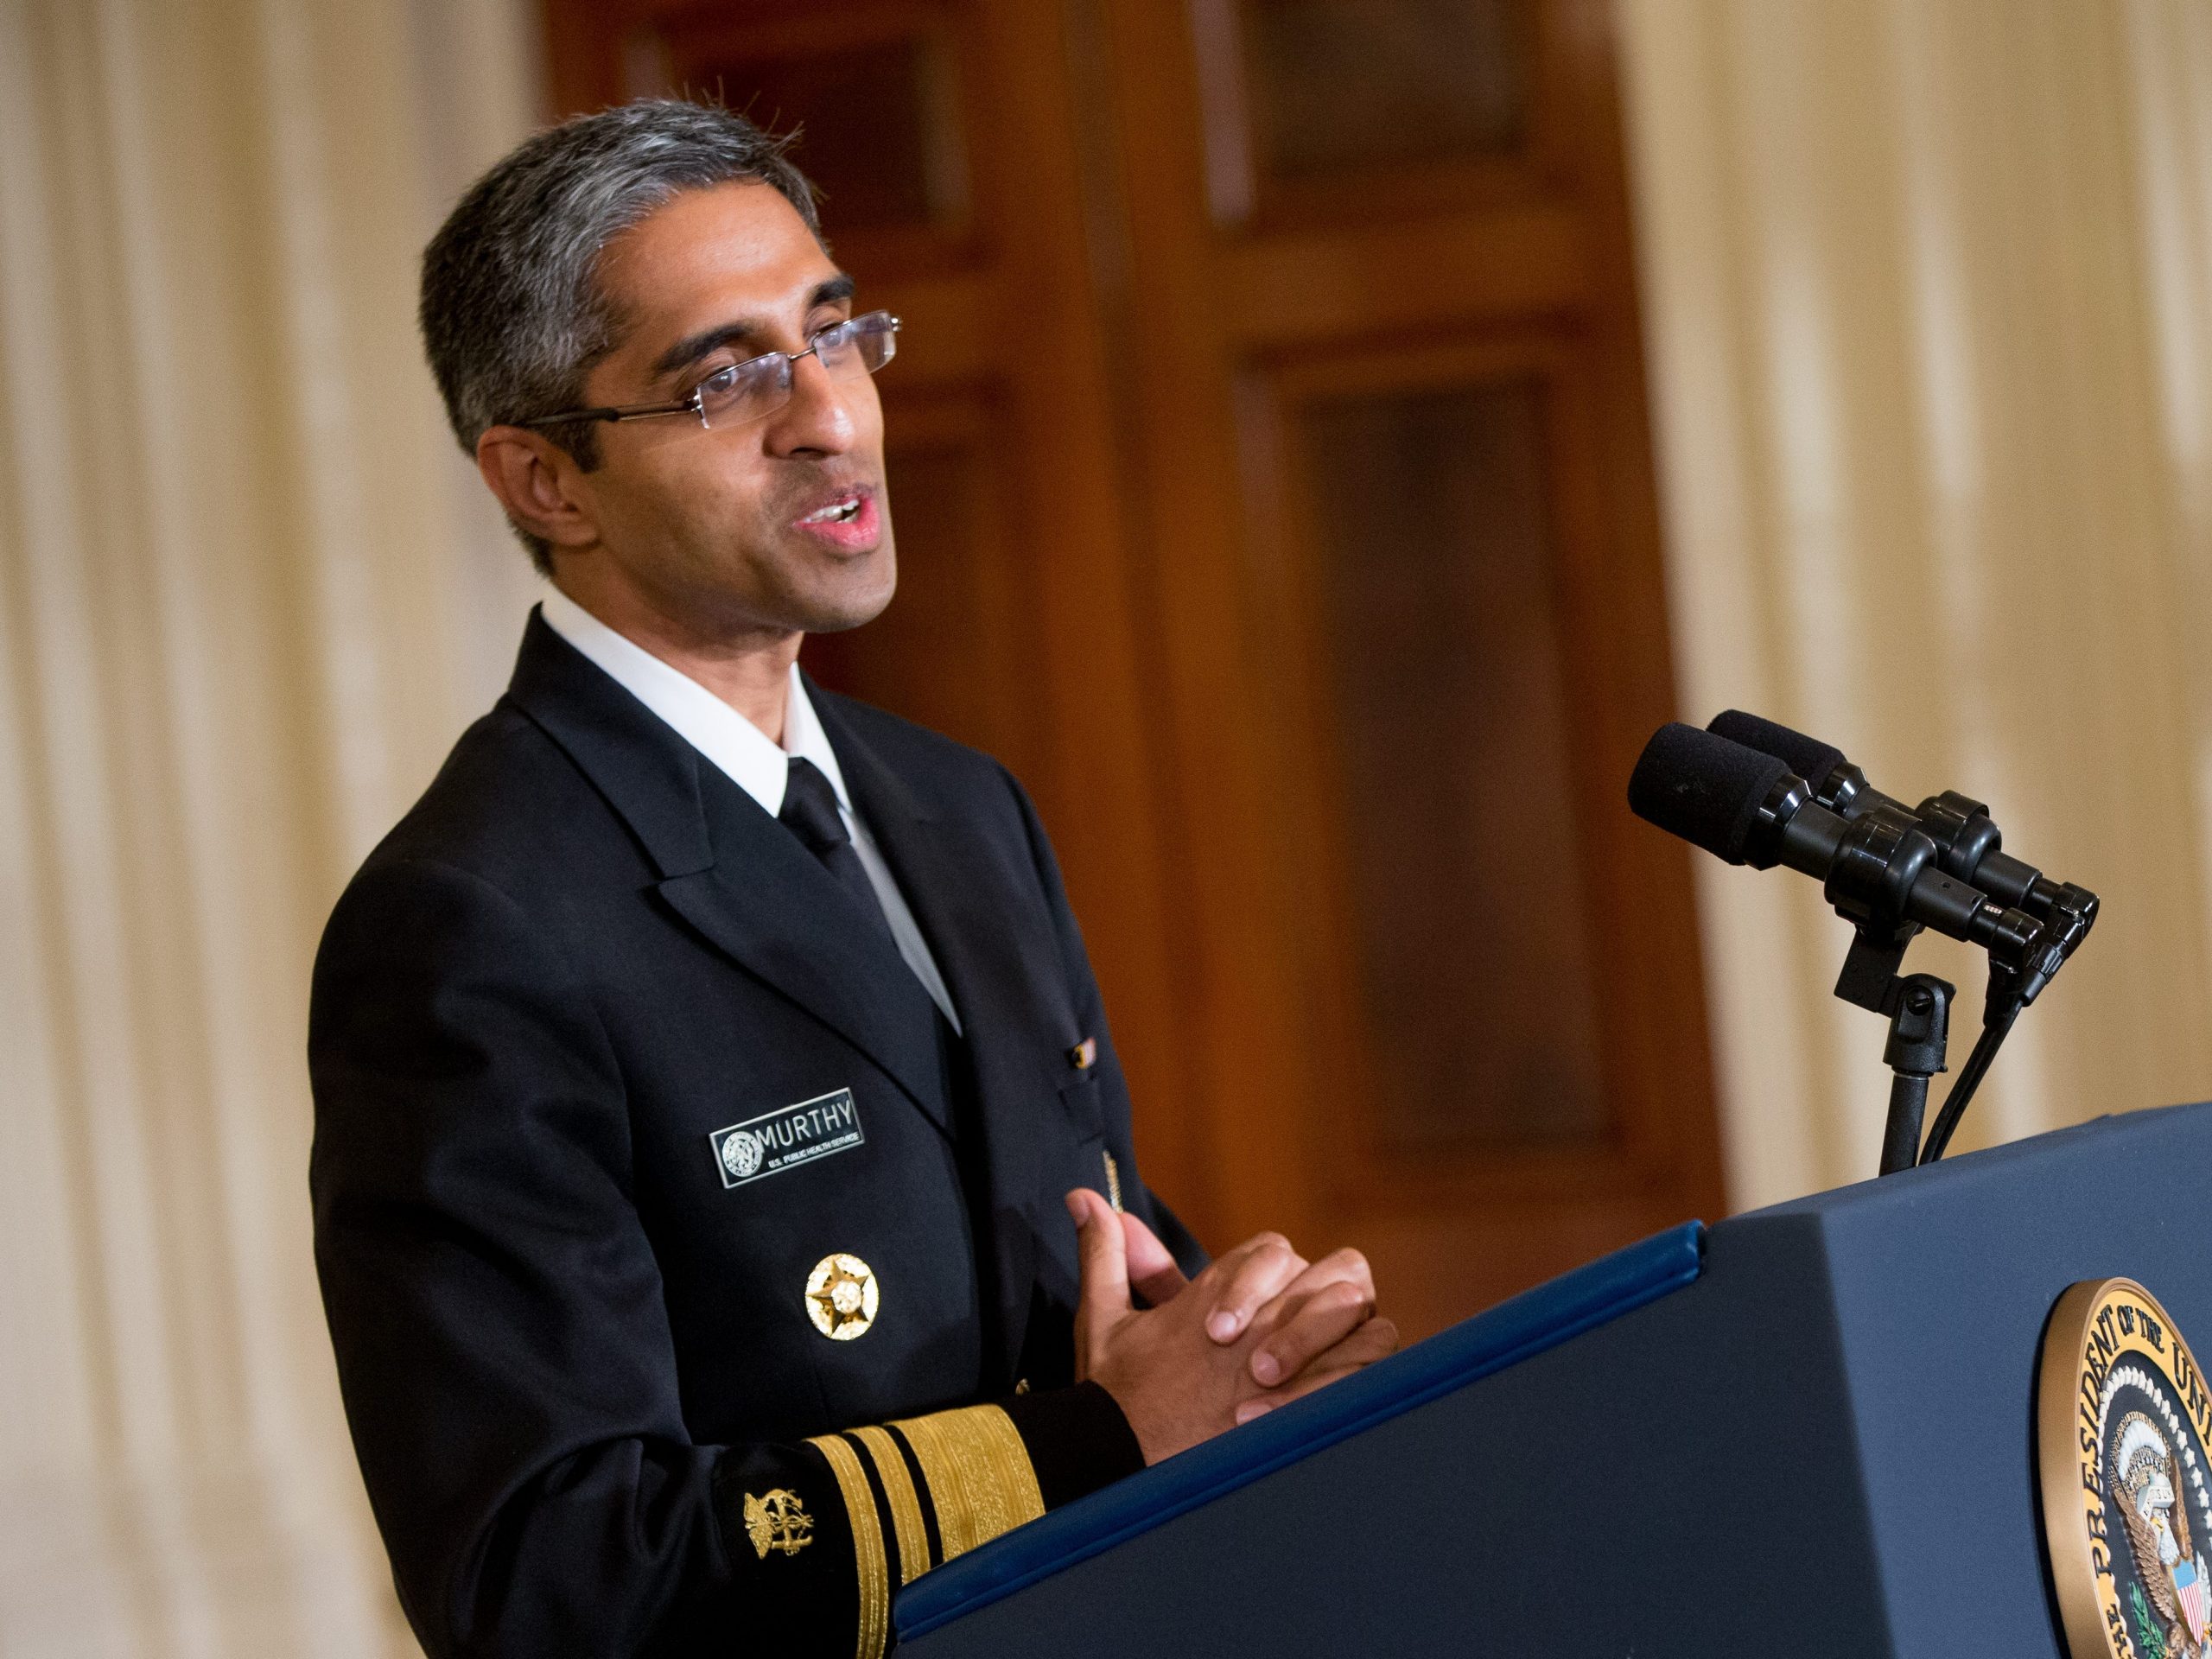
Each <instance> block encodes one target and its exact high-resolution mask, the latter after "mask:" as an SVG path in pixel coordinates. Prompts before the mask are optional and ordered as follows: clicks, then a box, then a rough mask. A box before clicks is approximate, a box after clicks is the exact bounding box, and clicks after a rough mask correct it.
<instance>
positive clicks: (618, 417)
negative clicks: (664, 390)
mask: <svg viewBox="0 0 2212 1659" xmlns="http://www.w3.org/2000/svg"><path fill="white" fill-rule="evenodd" d="M663 415H697V416H699V417H700V419H701V420H702V422H703V421H704V420H705V418H706V416H705V415H704V413H703V412H702V410H700V407H699V395H698V393H696V392H694V393H692V394H691V396H690V397H686V398H684V399H683V401H682V402H681V403H674V404H615V405H610V406H608V407H607V408H605V409H571V410H563V412H562V413H560V414H558V415H540V416H537V418H536V419H534V420H528V421H510V422H508V423H507V424H508V425H510V426H520V427H532V426H566V425H568V424H569V422H571V421H647V420H652V419H655V418H657V417H658V416H663Z"/></svg>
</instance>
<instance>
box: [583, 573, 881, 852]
mask: <svg viewBox="0 0 2212 1659" xmlns="http://www.w3.org/2000/svg"><path fill="white" fill-rule="evenodd" d="M541 609H542V610H543V613H544V617H545V625H546V626H548V627H550V628H551V629H552V630H553V632H556V633H557V634H559V635H560V636H561V637H562V638H563V639H565V640H567V641H568V642H569V644H570V645H574V646H575V648H576V649H577V650H578V651H580V652H582V653H583V654H584V655H585V656H586V657H588V658H590V659H591V660H592V661H593V662H594V663H596V664H598V665H599V666H600V667H601V668H602V669H604V670H606V671H607V674H608V675H609V676H611V677H613V680H614V682H615V683H617V684H619V685H620V686H621V687H622V689H623V690H626V691H627V692H628V693H629V694H630V695H631V696H633V697H635V698H637V700H638V701H639V702H642V703H644V704H645V707H646V708H648V709H652V711H653V713H655V714H656V715H659V716H660V717H661V719H663V720H664V721H667V722H668V724H669V725H671V726H672V727H674V728H676V730H677V733H678V734H680V735H681V736H682V737H683V740H684V741H686V742H688V743H690V745H691V747H693V748H695V749H696V750H698V751H699V753H702V754H703V755H705V756H706V757H707V759H708V760H711V761H713V762H714V763H715V765H716V766H719V767H721V770H722V771H723V772H726V773H728V777H729V779H730V781H731V782H732V783H734V784H735V785H737V786H738V787H739V788H740V789H741V790H743V791H745V792H746V793H747V794H748V795H750V796H751V797H752V798H753V799H754V800H756V801H758V802H760V805H761V808H762V810H765V811H766V813H767V814H768V816H769V817H775V816H776V815H777V814H778V813H779V812H781V811H782V810H783V806H784V785H785V782H786V781H787V780H788V779H789V778H790V776H791V766H790V761H791V758H793V757H797V758H798V759H799V760H810V761H812V762H813V763H814V765H815V766H817V767H818V768H820V769H821V772H822V773H823V776H824V777H826V778H828V779H829V786H830V787H831V788H832V789H834V790H836V791H837V804H838V805H839V806H841V807H842V808H843V809H844V810H845V812H846V814H847V815H848V816H850V814H851V812H852V810H853V804H852V800H851V798H850V797H849V796H848V795H847V794H846V793H845V774H844V772H842V770H840V769H839V767H838V765H837V754H836V750H834V749H832V748H831V747H829V734H828V733H826V732H824V731H823V729H822V721H821V720H820V718H819V717H818V716H817V715H816V714H815V712H814V704H813V702H811V701H810V700H809V699H808V697H807V695H806V683H805V682H804V680H802V679H801V678H800V677H799V671H798V664H797V663H793V664H791V690H790V694H789V696H788V697H787V698H786V700H785V706H784V741H783V745H782V747H777V745H776V744H775V743H773V742H772V741H770V740H769V737H768V734H766V732H763V731H762V730H761V729H760V728H759V727H758V726H755V725H754V724H753V722H752V721H749V720H747V718H746V717H745V716H744V715H741V714H740V713H738V712H737V710H736V709H733V708H731V707H730V706H729V704H728V703H726V702H723V701H722V700H721V698H720V697H718V696H715V694H714V693H713V692H711V691H709V690H707V688H706V687H705V686H703V685H702V684H700V683H699V682H698V681H696V680H695V679H693V678H692V677H690V675H688V674H686V673H684V672H683V671H682V670H680V669H677V668H673V667H671V666H670V665H669V664H666V663H664V662H663V661H662V660H661V659H660V658H658V657H656V656H654V655H653V654H652V652H649V651H647V650H646V649H645V647H644V646H642V645H639V644H637V643H636V642H635V641H634V640H632V639H627V638H626V637H625V636H624V635H622V634H620V633H617V632H615V631H614V630H613V628H610V627H608V626H607V624H606V623H604V622H602V621H601V620H599V619H598V618H597V617H595V616H594V615H593V614H592V613H590V612H589V611H588V610H586V609H584V607H582V606H581V605H579V604H577V603H576V601H574V600H573V599H570V598H569V596H568V595H567V594H564V593H563V592H562V591H561V590H560V589H559V588H553V587H548V588H546V590H545V597H544V600H543V602H542V605H541Z"/></svg>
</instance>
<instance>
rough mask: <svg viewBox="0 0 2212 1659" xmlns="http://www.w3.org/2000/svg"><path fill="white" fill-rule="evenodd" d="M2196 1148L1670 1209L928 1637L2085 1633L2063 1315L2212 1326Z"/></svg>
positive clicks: (2160, 1142) (1090, 1646) (1834, 1651)
mask: <svg viewBox="0 0 2212 1659" xmlns="http://www.w3.org/2000/svg"><path fill="white" fill-rule="evenodd" d="M2200 1170H2204V1171H2212V1107H2202V1106H2197V1107H2183V1108H2176V1109H2171V1110H2167V1111H2161V1112H2145V1113H2139V1114H2134V1115H2132V1116H2127V1117H2123V1118H2107V1119H2103V1120H2101V1121H2100V1122H2095V1123H2093V1124H2089V1125H2087V1126H2085V1127H2083V1128H2077V1129H2070V1130H2066V1131H2063V1132H2061V1133H2059V1134H2056V1135H2044V1136H2041V1137H2038V1138H2037V1139H2036V1140H2033V1141H2023V1142H2020V1143H2018V1144H2016V1145H2013V1146H2010V1147H2000V1148H1998V1149H1996V1150H1994V1151H1992V1152H1986V1153H1980V1154H1972V1155H1969V1156H1966V1157H1961V1158H1958V1159H1955V1160H1949V1161H1948V1162H1946V1163H1943V1164H1941V1165H1937V1166H1933V1167H1931V1168H1928V1169H1923V1170H1916V1171H1912V1172H1909V1173H1905V1174H1903V1175H1898V1176H1893V1177H1891V1178H1889V1179H1885V1180H1883V1181H1880V1182H1871V1181H1870V1182H1867V1183H1866V1184H1864V1185H1858V1186H1853V1187H1847V1188H1844V1189H1842V1190H1840V1191H1838V1192H1830V1193H1825V1194H1822V1195H1821V1196H1820V1197H1818V1198H1809V1199H1806V1200H1803V1201H1802V1202H1799V1203H1796V1204H1791V1205H1781V1206H1779V1207H1777V1208H1775V1209H1772V1210H1768V1211H1760V1212H1758V1213H1755V1214H1752V1215H1748V1216H1743V1217H1737V1218H1735V1219H1732V1220H1730V1221H1727V1222H1724V1223H1722V1224H1719V1226H1717V1227H1715V1228H1713V1230H1712V1231H1711V1232H1710V1234H1709V1235H1707V1236H1706V1239H1705V1249H1704V1256H1703V1268H1702V1271H1701V1272H1690V1271H1685V1270H1684V1265H1683V1264H1684V1260H1685V1258H1684V1255H1683V1248H1684V1243H1685V1241H1686V1240H1687V1239H1694V1234H1693V1233H1689V1232H1688V1231H1687V1230H1684V1231H1678V1233H1676V1234H1675V1235H1662V1236H1660V1237H1659V1238H1657V1239H1655V1240H1650V1241H1647V1242H1646V1243H1645V1244H1643V1245H1641V1246H1637V1247H1636V1249H1634V1250H1631V1251H1628V1252H1623V1253H1621V1255H1618V1256H1616V1257H1609V1258H1606V1260H1605V1261H1604V1262H1598V1263H1593V1264H1592V1267H1591V1268H1584V1269H1581V1270H1580V1272H1579V1273H1578V1274H1569V1275H1567V1278H1566V1279H1564V1280H1561V1281H1554V1284H1552V1285H1550V1286H1546V1287H1541V1289H1540V1290H1538V1291H1535V1292H1531V1293H1530V1294H1529V1296H1528V1297H1525V1298H1517V1299H1516V1300H1515V1301H1514V1302H1511V1303H1507V1304H1505V1305H1504V1306H1503V1307H1501V1308H1498V1309H1494V1310H1492V1311H1491V1313H1487V1314H1484V1315H1483V1316H1481V1317H1480V1318H1479V1319H1474V1320H1471V1321H1469V1322H1467V1324H1466V1325H1461V1326H1459V1327H1456V1328H1455V1329H1454V1330H1453V1331H1451V1332H1446V1333H1444V1334H1443V1335H1442V1336H1440V1337H1439V1338H1433V1340H1432V1341H1431V1342H1429V1343H1424V1344H1420V1345H1418V1346H1416V1347H1414V1348H1413V1349H1410V1350H1408V1351H1407V1352H1405V1353H1404V1354H1402V1355H1400V1356H1398V1357H1395V1358H1394V1359H1393V1360H1391V1361H1389V1362H1387V1363H1385V1364H1383V1365H1379V1366H1375V1367H1371V1368H1370V1370H1368V1371H1367V1372H1364V1373H1363V1374H1362V1375H1361V1376H1359V1377H1357V1378H1353V1379H1351V1380H1350V1381H1348V1382H1346V1383H1341V1384H1338V1386H1337V1387H1336V1388H1334V1389H1328V1390H1325V1391H1324V1392H1323V1393H1322V1394H1320V1395H1316V1396H1314V1397H1313V1398H1312V1399H1311V1400H1308V1401H1305V1402H1300V1403H1299V1404H1298V1405H1296V1406H1294V1407H1289V1408H1285V1409H1284V1410H1282V1411H1281V1412H1278V1413H1275V1414H1273V1415H1271V1416H1269V1417H1266V1418H1262V1419H1261V1420H1260V1421H1258V1422H1256V1423H1254V1424H1251V1425H1249V1426H1248V1427H1245V1428H1243V1429H1240V1430H1237V1431H1236V1433H1232V1434H1229V1435H1225V1436H1224V1437H1222V1438H1221V1439H1220V1440H1217V1441H1214V1442H1212V1443H1211V1444H1210V1445H1209V1446H1203V1447H1200V1448H1198V1449H1197V1450H1196V1451H1194V1452H1188V1453H1185V1455H1184V1456H1183V1457H1181V1458H1177V1459H1170V1460H1169V1461H1168V1462H1166V1463H1165V1464H1162V1465H1159V1466H1158V1467H1156V1468H1154V1469H1149V1470H1147V1471H1144V1472H1143V1473H1142V1474H1141V1475H1139V1476H1137V1477H1135V1478H1133V1479H1131V1480H1128V1481H1125V1482H1122V1483H1121V1484H1118V1485H1116V1486H1115V1487H1112V1488H1109V1490H1108V1491H1104V1492H1102V1493H1098V1494H1096V1495H1094V1496H1093V1497H1090V1498H1088V1499H1085V1500H1084V1502H1083V1503H1077V1504H1072V1505H1070V1506H1068V1507H1067V1508H1066V1509H1065V1510H1060V1511H1058V1512H1057V1513H1056V1514H1054V1515H1052V1516H1046V1518H1045V1519H1044V1520H1043V1521H1040V1522H1034V1523H1033V1524H1032V1525H1031V1526H1029V1527H1026V1528H1022V1529H1018V1530H1017V1531H1015V1532H1014V1533H1011V1534H1008V1535H1007V1536H1006V1537H1004V1538H1002V1539H1000V1540H998V1541H995V1542H994V1543H993V1544H991V1545H988V1546H987V1547H986V1548H983V1549H982V1550H978V1551H976V1552H975V1553H974V1554H970V1555H969V1556H966V1557H963V1558H962V1559H961V1560H958V1561H956V1562H954V1563H951V1564H950V1565H949V1566H947V1567H944V1568H941V1569H939V1571H938V1573H931V1574H929V1575H927V1576H926V1577H925V1578H923V1579H921V1580H918V1581H917V1582H916V1583H915V1584H914V1585H913V1586H910V1587H909V1588H908V1589H907V1590H906V1592H904V1593H903V1594H902V1595H901V1597H900V1598H899V1603H898V1605H897V1609H896V1616H897V1618H898V1622H899V1629H900V1630H901V1633H902V1647H901V1651H902V1652H905V1653H910V1654H912V1655H914V1656H917V1659H952V1656H966V1655H982V1654H1014V1653H1028V1652H1051V1653H1052V1654H1054V1655H1056V1656H1065V1659H1080V1656H1087V1655H1094V1654H1095V1655H1098V1656H1107V1655H1113V1656H1116V1659H1125V1656H1127V1655H1128V1654H1129V1653H1131V1652H1155V1653H1157V1652H1169V1653H1176V1652H1185V1651H1204V1652H1205V1653H1207V1654H1209V1655H1210V1656H1211V1655H1235V1654H1238V1653H1242V1652H1250V1653H1252V1654H1255V1655H1261V1654H1265V1655H1268V1656H1270V1659H1281V1656H1286V1655H1304V1654H1363V1653H1378V1652H1387V1653H1389V1655H1390V1656H1392V1659H1415V1656H1427V1655H1438V1656H1441V1655H1446V1654H1449V1655H1454V1656H1458V1655H1466V1654H1491V1653H1496V1654H1509V1653H1510V1654H1516V1655H1519V1654H1526V1653H1530V1652H1544V1653H1552V1652H1560V1653H1568V1652H1573V1653H1591V1654H1599V1655H1620V1656H1630V1655H1633V1656H1636V1659H1662V1656H1675V1655H1680V1656H1685V1659H1693V1656H1694V1659H1708V1656H1719V1655H1737V1654H1741V1655H1747V1656H1748V1655H1758V1656H1761V1659H1766V1656H1770V1655H1772V1654H1774V1653H1776V1652H1778V1651H1780V1652H1788V1653H1790V1654H1792V1655H1794V1656H1823V1655H1835V1656H1839V1659H1841V1656H1849V1659H1878V1656H1884V1655H1894V1656H1900V1659H1906V1656H1910V1659H1919V1656H1929V1659H1935V1656H1939V1655H1940V1656H1942V1659H1958V1656H1967V1655H1974V1656H1979V1655H1984V1654H1988V1655H2005V1656H2008V1659H2056V1656H2058V1655H2059V1654H2060V1652H2061V1649H2060V1646H2059V1638H2058V1637H2057V1634H2056V1630H2057V1626H2056V1619H2055V1615H2054V1612H2053V1610H2052V1607H2051V1605H2050V1591H2049V1586H2048V1583H2047V1576H2046V1573H2045V1569H2044V1565H2043V1559H2042V1554H2041V1548H2040V1542H2039V1536H2038V1528H2037V1512H2036V1506H2037V1484H2036V1461H2035V1441H2034V1398H2035V1383H2036V1361H2037V1347H2038V1344H2039V1340H2040V1338H2041V1334H2042V1331H2043V1327H2044V1321H2045V1319H2046V1318H2047V1317H2048V1315H2049V1313H2050V1308H2051V1306H2052V1304H2053V1303H2054V1302H2055V1301H2056V1300H2057V1298H2058V1296H2059V1294H2060V1293H2061V1292H2062V1291H2063V1290H2064V1289H2065V1287H2067V1286H2068V1285H2069V1284H2070V1283H2072V1282H2074V1281H2076V1280H2080V1279H2088V1278H2101V1277H2104V1276H2107V1275H2108V1274H2126V1275H2127V1276H2129V1277H2132V1278H2134V1279H2138V1280H2139V1281H2142V1282H2143V1283H2144V1284H2145V1285H2146V1286H2148V1287H2150V1289H2151V1290H2152V1293H2153V1294H2156V1295H2157V1296H2158V1297H2159V1298H2160V1299H2161V1300H2163V1301H2164V1303H2165V1305H2166V1306H2167V1308H2168V1310H2169V1311H2170V1312H2171V1314H2172V1315H2173V1317H2174V1319H2175V1320H2176V1321H2177V1323H2178V1325H2180V1328H2181V1329H2182V1332H2183V1334H2184V1336H2188V1335H2190V1334H2193V1333H2203V1336H2204V1337H2205V1338H2212V1249H2208V1245H2212V1238H2208V1236H2207V1231H2208V1229H2207V1224H2206V1222H2205V1221H2204V1220H2203V1219H2202V1207H2201V1206H2195V1205H2192V1204H2191V1202H2190V1193H2191V1192H2192V1191H2193V1190H2194V1186H2195V1180H2194V1177H2195V1172H2196V1171H2200ZM1639 1253H1640V1254H1639ZM1666 1263H1671V1266H1670V1267H1667V1268H1665V1269H1664V1270H1662V1264H1666ZM1600 1281H1607V1282H1611V1284H1612V1285H1613V1287H1614V1289H1615V1290H1616V1291H1621V1292H1623V1294H1615V1295H1611V1296H1610V1297H1609V1296H1608V1295H1607V1294H1601V1293H1600V1292H1599V1290H1598V1289H1597V1285H1598V1284H1599V1282H1600ZM1624 1287H1627V1288H1624ZM1637 1287H1640V1288H1637ZM1384 1289H1385V1293H1386V1294H1387V1291H1388V1287H1384ZM1547 1310H1550V1311H1551V1312H1550V1313H1548V1312H1547ZM1560 1310H1573V1312H1570V1313H1561V1312H1560ZM1553 1313H1558V1314H1559V1317H1557V1318H1553V1317H1552V1314H1553ZM1516 1319H1517V1320H1519V1321H1520V1324H1519V1325H1518V1326H1517V1327H1516V1326H1515V1325H1514V1324H1513V1322H1514V1321H1515V1320H1516ZM1546 1332H1549V1335H1548V1337H1547V1336H1546V1334H1545V1333H1546ZM1486 1333H1487V1334H1486ZM1516 1343H1517V1344H1518V1345H1517V1347H1516ZM1455 1344H1456V1345H1455ZM1516 1353H1517V1354H1518V1355H1519V1356H1520V1357H1518V1358H1517V1361H1516V1360H1514V1355H1515V1354H1516ZM1440 1355H1442V1356H1445V1358H1444V1359H1442V1360H1440V1358H1439V1356H1440ZM1485 1356H1486V1357H1485ZM1509 1362H1511V1363H1509ZM1455 1365H1456V1366H1457V1368H1458V1370H1457V1372H1456V1373H1455V1370H1454V1368H1455ZM1455 1374H1457V1375H1460V1376H1462V1378H1463V1380H1460V1381H1459V1382H1457V1383H1456V1384H1454V1383H1452V1381H1451V1380H1450V1379H1451V1378H1452V1376H1454V1375H1455ZM1355 1389H1357V1390H1359V1392H1357V1393H1354V1394H1351V1395H1349V1396H1346V1391H1347V1390H1355ZM1332 1396H1346V1397H1344V1398H1341V1399H1332Z"/></svg>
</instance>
